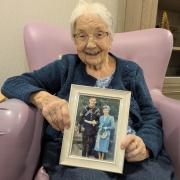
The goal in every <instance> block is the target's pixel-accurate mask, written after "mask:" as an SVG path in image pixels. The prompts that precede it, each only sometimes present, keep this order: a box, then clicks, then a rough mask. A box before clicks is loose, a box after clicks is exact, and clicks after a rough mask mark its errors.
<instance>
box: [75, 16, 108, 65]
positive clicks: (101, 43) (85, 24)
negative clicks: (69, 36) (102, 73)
mask: <svg viewBox="0 0 180 180" xmlns="http://www.w3.org/2000/svg"><path fill="white" fill-rule="evenodd" d="M74 41H75V45H76V48H77V54H78V56H79V58H80V59H81V60H82V61H83V62H84V63H85V64H86V65H90V66H96V65H101V64H102V63H103V62H104V61H105V60H106V59H107V58H108V52H109V50H110V48H111V43H112V37H111V35H110V34H109V31H108V26H107V25H106V23H105V22H104V21H103V20H102V19H101V18H100V17H99V16H97V15H94V14H85V15H83V16H80V17H79V18H78V19H77V20H76V23H75V33H74Z"/></svg>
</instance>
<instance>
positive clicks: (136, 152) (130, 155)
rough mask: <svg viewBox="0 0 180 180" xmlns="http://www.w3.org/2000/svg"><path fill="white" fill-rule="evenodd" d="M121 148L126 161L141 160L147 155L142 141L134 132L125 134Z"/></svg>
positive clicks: (147, 152)
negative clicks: (123, 150)
mask: <svg viewBox="0 0 180 180" xmlns="http://www.w3.org/2000/svg"><path fill="white" fill-rule="evenodd" d="M121 149H125V158H126V160H127V161H128V162H135V161H142V160H144V159H146V158H148V157H149V151H148V149H147V148H146V146H145V144H144V141H143V140H142V138H141V137H139V136H136V135H134V134H127V135H126V136H125V137H124V139H123V140H122V143H121Z"/></svg>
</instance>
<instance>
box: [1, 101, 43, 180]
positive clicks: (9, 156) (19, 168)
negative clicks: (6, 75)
mask: <svg viewBox="0 0 180 180" xmlns="http://www.w3.org/2000/svg"><path fill="white" fill-rule="evenodd" d="M0 120H1V121H0V174H1V179H6V180H11V179H18V180H24V179H29V180H30V179H32V177H33V175H34V173H35V170H36V168H37V163H38V160H39V154H40V147H41V131H42V123H43V118H42V116H41V114H40V113H39V112H38V111H37V109H35V108H32V107H29V106H28V105H26V104H25V103H24V102H22V101H20V100H17V99H8V100H6V101H4V102H2V103H0Z"/></svg>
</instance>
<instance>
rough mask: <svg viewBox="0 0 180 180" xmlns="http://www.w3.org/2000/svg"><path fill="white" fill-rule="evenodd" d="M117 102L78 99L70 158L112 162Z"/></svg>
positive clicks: (102, 99) (84, 97)
mask: <svg viewBox="0 0 180 180" xmlns="http://www.w3.org/2000/svg"><path fill="white" fill-rule="evenodd" d="M119 105H120V101H119V100H118V99H112V98H111V99H110V98H105V97H95V96H84V95H80V96H79V103H78V108H77V115H76V123H75V128H74V135H73V143H72V149H71V154H72V155H76V156H82V157H87V158H91V159H97V160H105V161H113V159H114V149H115V139H116V127H117V119H118V113H119Z"/></svg>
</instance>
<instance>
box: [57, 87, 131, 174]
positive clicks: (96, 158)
mask: <svg viewBox="0 0 180 180" xmlns="http://www.w3.org/2000/svg"><path fill="white" fill-rule="evenodd" d="M130 97H131V92H130V91H123V90H114V89H105V88H98V87H89V86H82V85H74V84H73V85H71V91H70V97H69V112H70V119H71V126H70V128H69V129H65V130H64V136H63V143H62V149H61V155H60V161H59V163H60V164H62V165H67V166H76V167H84V168H92V169H98V170H103V171H110V172H115V173H122V172H123V166H124V153H125V152H124V150H121V148H120V144H121V141H122V138H123V137H124V136H125V135H126V134H127V127H128V117H129V106H130ZM92 98H95V100H96V109H97V111H99V112H100V116H98V117H99V119H98V121H95V122H96V123H95V124H96V125H94V124H93V126H96V128H97V130H96V135H95V136H93V137H94V141H95V144H94V149H93V148H92V147H91V154H90V155H87V153H86V155H84V154H83V152H84V149H87V148H85V147H86V145H87V144H88V143H84V142H85V141H84V139H85V138H84V137H86V134H87V133H85V130H84V129H85V128H83V127H82V128H83V130H84V131H80V130H79V129H80V127H81V126H83V125H82V124H80V121H79V119H81V121H82V112H83V109H87V108H88V104H89V101H90V99H92ZM105 106H109V107H110V113H109V115H108V117H110V116H111V117H112V118H111V119H114V125H113V126H114V129H113V126H112V124H113V123H111V128H109V129H108V128H107V127H103V125H102V122H105V123H106V120H103V117H107V116H105V114H103V113H105V112H104V111H105V110H104V109H103V111H102V110H101V108H102V107H103V108H104V107H105ZM98 109H99V110H98ZM102 112H103V113H102ZM88 113H89V111H88ZM86 115H87V114H86ZM84 121H87V122H88V123H89V121H88V120H83V122H84ZM112 122H113V121H112ZM90 123H91V124H92V121H91V122H90ZM106 124H107V123H106ZM85 125H86V124H85ZM85 125H84V126H85ZM102 129H103V130H104V129H106V131H108V133H109V139H108V138H107V139H108V140H109V144H108V148H107V146H106V149H108V152H107V151H106V152H104V153H103V152H101V151H102V150H100V151H99V149H98V150H97V148H96V147H97V144H98V148H99V147H100V145H104V144H105V143H104V144H103V143H102V142H105V141H103V139H102V138H103V136H104V134H107V133H104V134H103V132H104V131H105V130H104V131H102ZM102 135H103V136H102ZM104 137H105V136H104ZM92 139H93V138H92ZM107 139H106V140H107ZM106 142H107V141H106ZM83 143H84V144H83ZM92 144H93V143H92ZM92 144H90V143H89V144H88V148H89V149H90V145H91V146H92ZM106 145H107V143H106ZM101 148H102V146H101ZM89 149H88V153H89ZM95 149H96V150H95ZM92 152H93V153H94V154H93V153H92ZM101 155H103V157H102V156H101ZM100 158H101V159H100Z"/></svg>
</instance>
